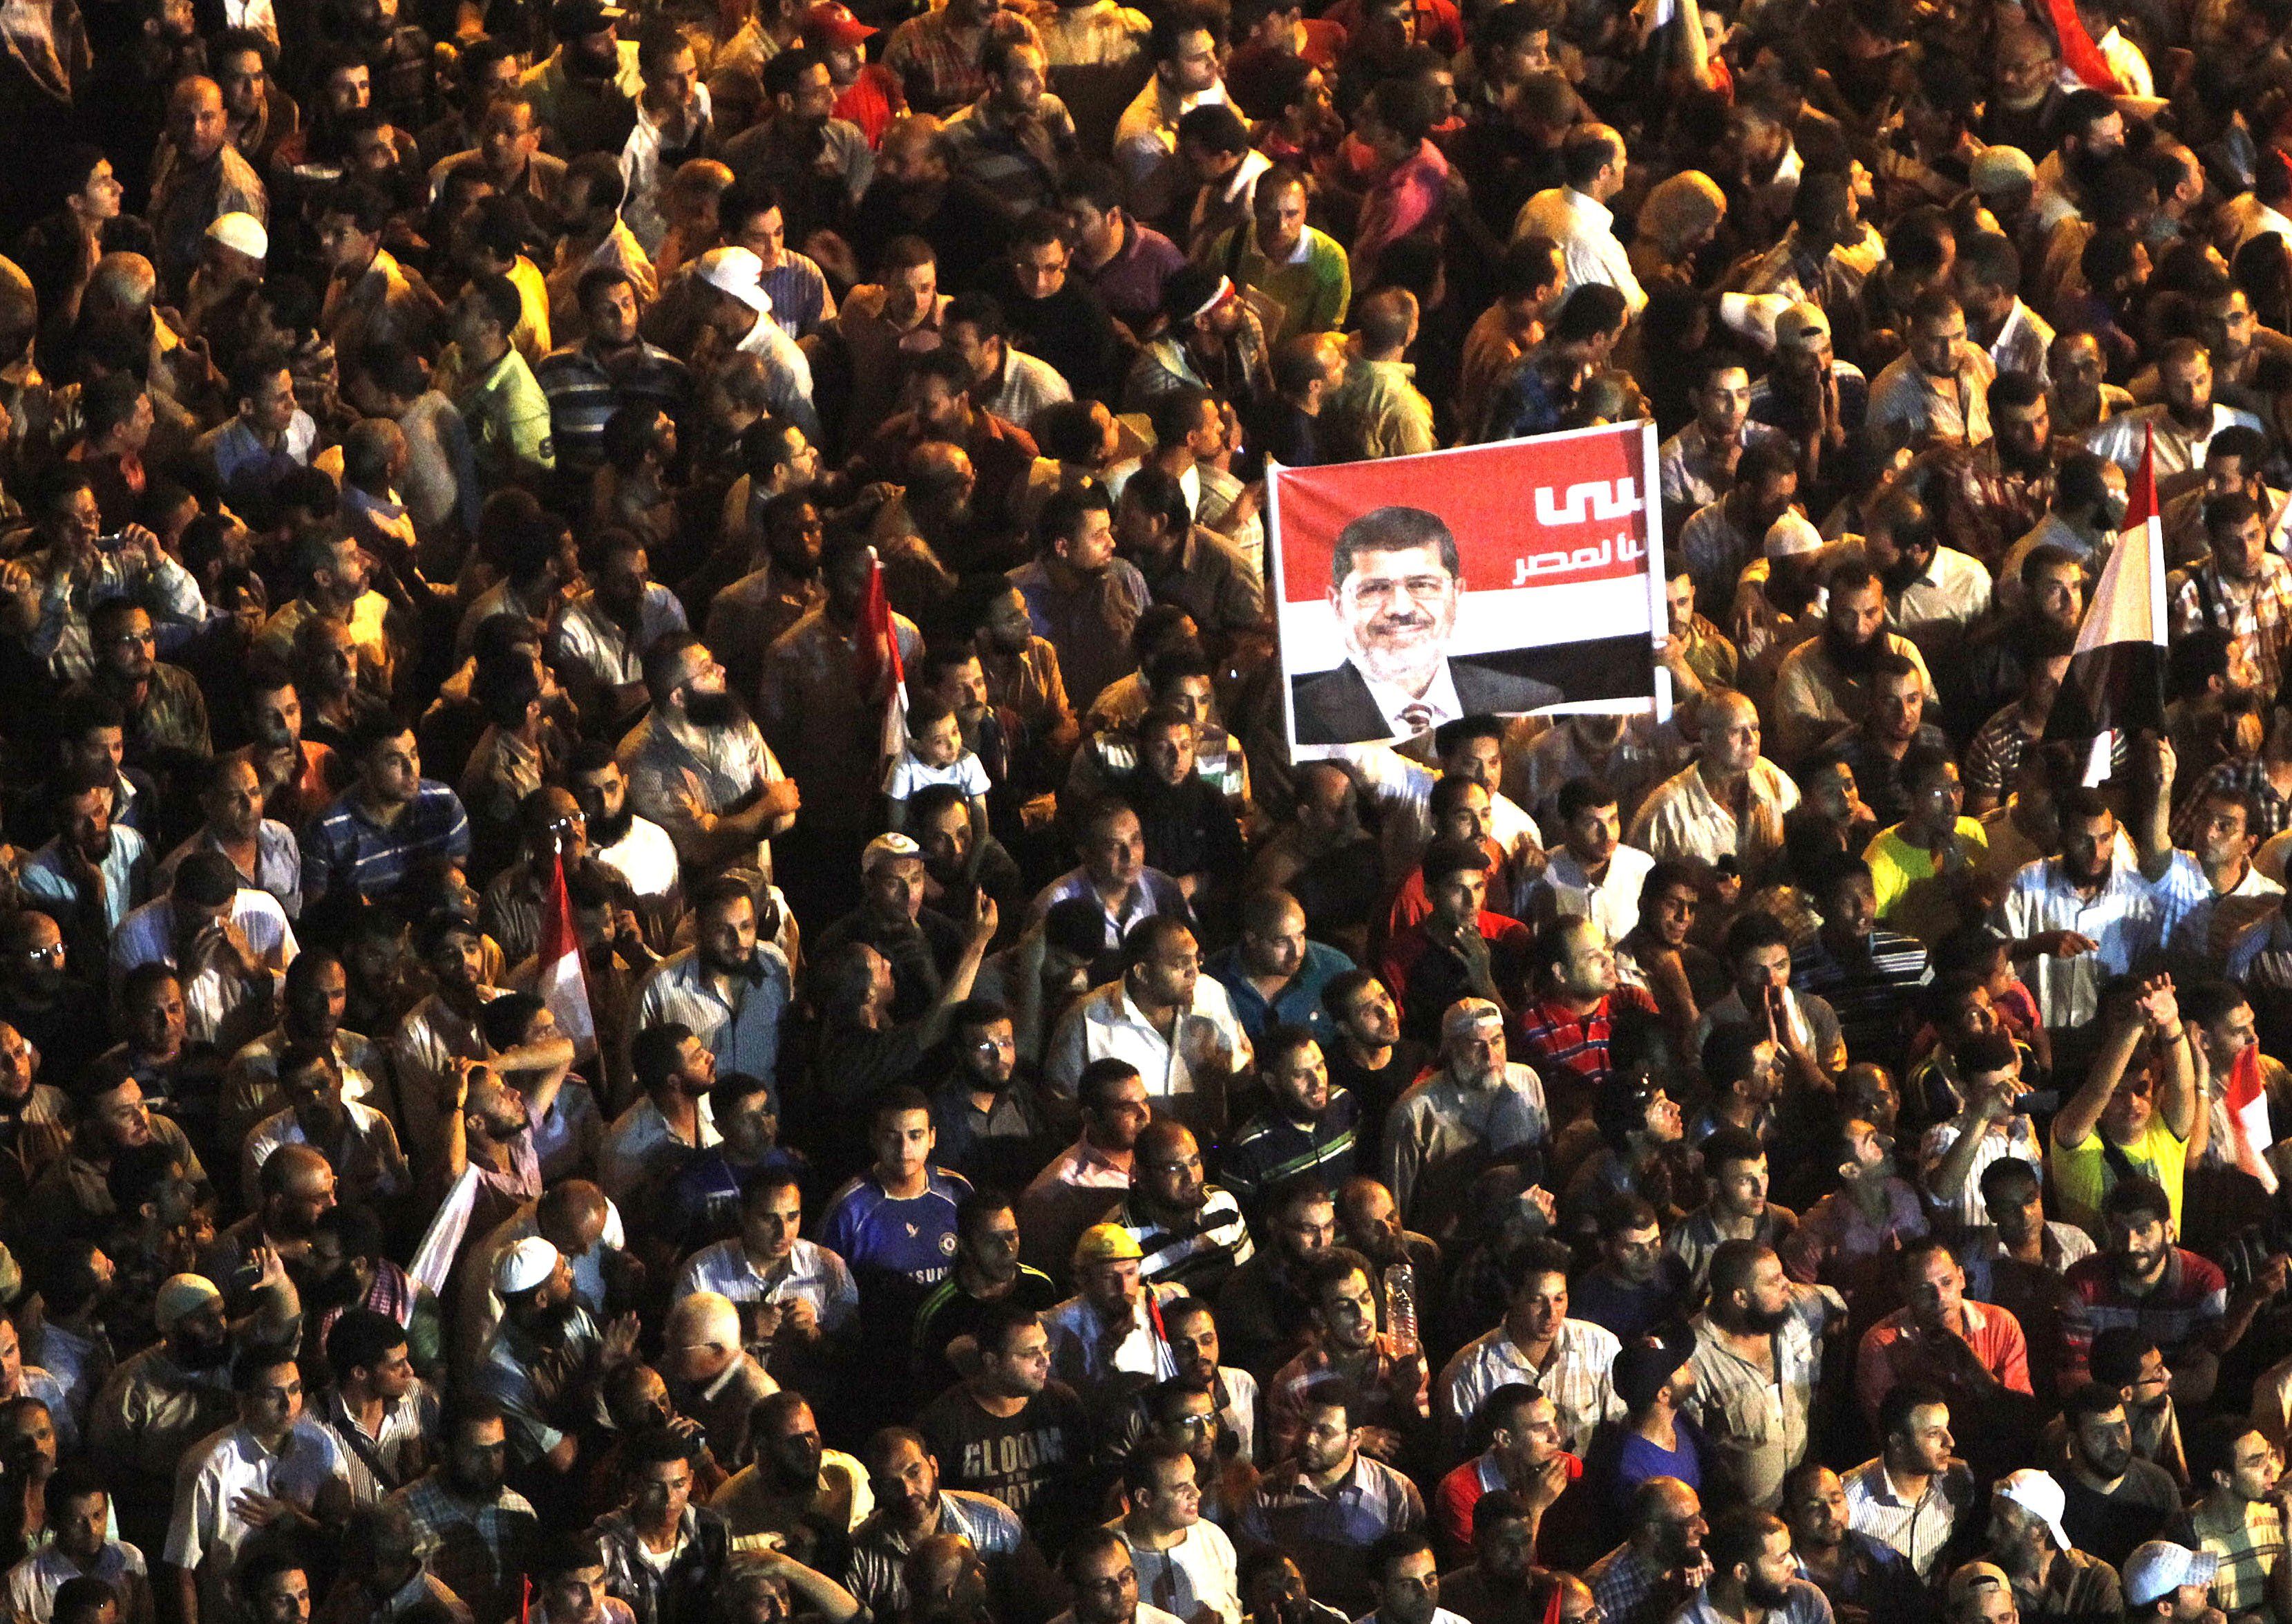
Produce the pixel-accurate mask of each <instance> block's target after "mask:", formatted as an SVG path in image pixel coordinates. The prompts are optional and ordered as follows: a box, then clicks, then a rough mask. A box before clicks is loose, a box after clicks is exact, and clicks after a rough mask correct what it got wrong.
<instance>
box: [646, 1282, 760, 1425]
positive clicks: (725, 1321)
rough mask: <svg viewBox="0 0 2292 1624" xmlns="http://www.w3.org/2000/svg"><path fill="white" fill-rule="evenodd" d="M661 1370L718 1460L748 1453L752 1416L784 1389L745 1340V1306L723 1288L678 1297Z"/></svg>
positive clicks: (683, 1411) (676, 1400)
mask: <svg viewBox="0 0 2292 1624" xmlns="http://www.w3.org/2000/svg"><path fill="white" fill-rule="evenodd" d="M660 1373H661V1374H662V1375H663V1376H665V1377H666V1378H668V1392H669V1397H670V1398H671V1399H672V1400H673V1401H674V1403H675V1405H676V1410H677V1413H678V1414H679V1415H687V1416H690V1417H691V1418H693V1419H694V1420H696V1421H698V1422H699V1423H700V1427H701V1432H702V1434H703V1435H704V1437H705V1438H706V1442H707V1444H708V1449H709V1451H710V1452H711V1453H712V1454H714V1456H715V1457H716V1458H717V1459H718V1460H745V1459H747V1457H748V1418H749V1416H750V1415H751V1414H752V1413H753V1412H754V1411H755V1408H756V1402H757V1401H758V1400H759V1399H764V1398H769V1397H771V1395H772V1394H775V1393H778V1392H779V1390H780V1385H779V1383H778V1382H776V1381H774V1380H773V1379H772V1378H771V1376H770V1375H769V1374H768V1373H767V1372H766V1371H765V1369H764V1368H763V1366H762V1365H760V1364H758V1363H757V1362H756V1361H755V1355H754V1354H752V1353H749V1352H748V1350H747V1347H746V1346H745V1345H743V1338H742V1336H741V1331H740V1310H739V1308H738V1305H735V1304H734V1303H733V1301H732V1299H731V1298H730V1297H726V1296H725V1295H724V1294H723V1293H722V1292H721V1291H695V1292H693V1293H691V1294H690V1296H687V1297H679V1298H678V1299H677V1300H676V1302H675V1303H674V1305H672V1306H671V1307H670V1309H669V1311H668V1322H667V1324H666V1328H665V1329H664V1330H663V1333H662V1337H661V1351H660Z"/></svg>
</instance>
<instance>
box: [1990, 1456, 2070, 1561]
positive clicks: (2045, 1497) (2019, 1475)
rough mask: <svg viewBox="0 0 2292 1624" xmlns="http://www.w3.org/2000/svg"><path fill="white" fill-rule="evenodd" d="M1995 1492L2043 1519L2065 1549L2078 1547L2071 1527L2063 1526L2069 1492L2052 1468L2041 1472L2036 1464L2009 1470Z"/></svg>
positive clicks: (2041, 1520)
mask: <svg viewBox="0 0 2292 1624" xmlns="http://www.w3.org/2000/svg"><path fill="white" fill-rule="evenodd" d="M1996 1492H1997V1494H1998V1495H1999V1496H2000V1497H2001V1498H2003V1499H2009V1500H2011V1501H2013V1502H2014V1504H2015V1505H2016V1506H2019V1507H2021V1508H2022V1510H2024V1511H2026V1512H2028V1513H2029V1514H2030V1515H2031V1516H2033V1517H2036V1518H2037V1519H2038V1521H2039V1522H2041V1523H2044V1524H2045V1525H2046V1529H2047V1531H2050V1532H2051V1533H2052V1534H2053V1536H2054V1543H2055V1544H2057V1545H2059V1546H2060V1547H2062V1549H2063V1550H2065V1551H2066V1550H2071V1549H2074V1548H2075V1547H2074V1545H2073V1543H2072V1542H2071V1540H2070V1536H2069V1531H2068V1530H2066V1529H2064V1528H2063V1527H2062V1509H2063V1508H2064V1507H2067V1506H2068V1505H2069V1496H2067V1495H2066V1494H2063V1493H2062V1486H2061V1484H2059V1483H2055V1482H2054V1475H2053V1474H2052V1473H2050V1472H2040V1471H2038V1469H2037V1467H2035V1466H2023V1467H2022V1469H2021V1470H2020V1471H2018V1472H2008V1473H2007V1474H2006V1475H2005V1476H2004V1477H2001V1478H1999V1479H1998V1480H1997V1491H1996Z"/></svg>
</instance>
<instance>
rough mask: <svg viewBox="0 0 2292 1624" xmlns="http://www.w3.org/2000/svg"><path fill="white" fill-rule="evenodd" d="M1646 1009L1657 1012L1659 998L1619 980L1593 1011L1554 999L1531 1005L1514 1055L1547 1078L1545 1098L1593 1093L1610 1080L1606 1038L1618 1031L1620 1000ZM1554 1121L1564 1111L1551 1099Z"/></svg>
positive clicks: (1522, 1019)
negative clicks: (1583, 1011)
mask: <svg viewBox="0 0 2292 1624" xmlns="http://www.w3.org/2000/svg"><path fill="white" fill-rule="evenodd" d="M1618 1000H1620V1001H1621V1002H1622V1003H1623V1004H1626V1005H1628V1006H1631V1007H1632V1008H1634V1009H1636V1010H1638V1011H1639V1012H1640V1013H1641V1014H1647V1015H1652V1014H1655V1013H1656V1006H1655V999H1654V998H1651V997H1650V996H1649V993H1648V990H1647V989H1646V988H1644V987H1636V986H1631V985H1628V984H1626V985H1619V986H1618V987H1617V989H1616V990H1614V991H1613V992H1611V993H1610V994H1609V995H1608V996H1607V997H1606V998H1602V999H1601V1000H1600V1002H1599V1005H1598V1006H1597V1007H1595V1008H1594V1009H1593V1010H1592V1011H1591V1013H1590V1014H1584V1015H1578V1014H1576V1012H1575V1011H1574V1010H1572V1009H1570V1008H1569V1007H1568V1006H1567V1005H1565V1004H1562V1003H1560V1002H1558V1001H1557V1000H1554V999H1546V1000H1545V1001H1543V1002H1540V1003H1536V1004H1531V1005H1529V1006H1528V1007H1527V1008H1526V1009H1524V1010H1522V1011H1521V1014H1520V1036H1519V1038H1518V1039H1517V1041H1516V1042H1515V1044H1514V1045H1513V1059H1515V1060H1520V1061H1525V1062H1527V1063H1528V1064H1529V1065H1531V1066H1534V1067H1535V1068H1536V1070H1537V1075H1538V1076H1540V1077H1542V1078H1543V1079H1544V1090H1545V1099H1546V1101H1547V1103H1550V1102H1554V1101H1556V1100H1557V1099H1558V1098H1559V1097H1560V1096H1562V1095H1576V1094H1583V1095H1591V1094H1596V1093H1597V1092H1599V1087H1600V1085H1601V1084H1602V1083H1604V1082H1606V1081H1607V1080H1608V1071H1609V1065H1608V1041H1609V1038H1610V1036H1612V1034H1613V1032H1614V1030H1615V1012H1616V1008H1617V1006H1618ZM1565 1119H1566V1117H1565V1115H1564V1114H1563V1112H1562V1110H1561V1108H1560V1107H1559V1105H1558V1104H1557V1103H1554V1104H1553V1120H1554V1121H1555V1122H1559V1121H1564V1120H1565Z"/></svg>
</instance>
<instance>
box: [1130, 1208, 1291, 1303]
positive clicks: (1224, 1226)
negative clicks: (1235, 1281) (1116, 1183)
mask: <svg viewBox="0 0 2292 1624" xmlns="http://www.w3.org/2000/svg"><path fill="white" fill-rule="evenodd" d="M1135 1203H1136V1198H1135V1197H1133V1198H1132V1199H1131V1200H1128V1201H1125V1202H1124V1203H1123V1204H1122V1210H1121V1211H1119V1212H1118V1213H1116V1214H1115V1215H1114V1222H1115V1223H1117V1224H1120V1225H1122V1227H1123V1228H1125V1229H1126V1230H1128V1231H1129V1232H1130V1238H1131V1239H1132V1240H1135V1241H1136V1242H1137V1243H1138V1247H1139V1249H1140V1250H1141V1251H1142V1252H1144V1253H1145V1254H1146V1256H1145V1259H1144V1261H1142V1263H1140V1264H1139V1265H1138V1273H1139V1277H1140V1278H1141V1279H1142V1280H1147V1281H1156V1282H1159V1283H1166V1284H1169V1285H1174V1286H1183V1287H1184V1288H1185V1289H1187V1290H1188V1291H1190V1292H1191V1293H1193V1294H1194V1295H1195V1296H1197V1297H1202V1296H1207V1295H1208V1294H1210V1293H1212V1292H1215V1290H1216V1289H1218V1287H1219V1286H1220V1285H1222V1284H1223V1282H1224V1281H1225V1277H1226V1276H1227V1275H1229V1274H1231V1273H1233V1272H1234V1270H1236V1269H1238V1268H1239V1267H1240V1266H1241V1265H1242V1264H1246V1263H1247V1262H1248V1261H1249V1260H1250V1259H1251V1258H1252V1257H1253V1256H1255V1255H1256V1252H1257V1244H1256V1242H1255V1241H1254V1240H1251V1239H1250V1238H1249V1225H1248V1224H1247V1222H1245V1221H1244V1219H1243V1218H1242V1216H1241V1203H1240V1202H1239V1201H1237V1200H1234V1199H1233V1195H1232V1193H1231V1192H1229V1191H1225V1190H1221V1189H1219V1188H1218V1187H1217V1186H1216V1185H1215V1184H1205V1185H1204V1186H1203V1187H1202V1204H1201V1207H1200V1208H1199V1209H1198V1211H1197V1212H1196V1213H1195V1214H1194V1216H1193V1217H1192V1218H1191V1219H1190V1221H1189V1222H1187V1223H1186V1224H1183V1225H1182V1226H1180V1225H1166V1224H1158V1223H1157V1222H1155V1221H1154V1220H1153V1219H1151V1218H1147V1217H1142V1216H1140V1215H1139V1214H1138V1212H1137V1210H1136V1206H1135Z"/></svg>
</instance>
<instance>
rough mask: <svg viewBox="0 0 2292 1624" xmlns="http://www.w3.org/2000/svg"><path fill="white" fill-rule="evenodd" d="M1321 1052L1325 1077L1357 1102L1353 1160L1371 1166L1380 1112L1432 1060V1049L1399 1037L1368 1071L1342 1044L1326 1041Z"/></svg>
mask: <svg viewBox="0 0 2292 1624" xmlns="http://www.w3.org/2000/svg"><path fill="white" fill-rule="evenodd" d="M1323 1055H1324V1058H1326V1059H1327V1060H1328V1062H1329V1080H1330V1081H1331V1082H1333V1083H1336V1084H1339V1085H1341V1086H1342V1087H1346V1088H1349V1089H1351V1090H1352V1095H1353V1098H1355V1099H1356V1100H1359V1101H1360V1137H1359V1139H1358V1141H1357V1142H1356V1143H1358V1145H1359V1153H1358V1155H1357V1156H1356V1158H1355V1159H1356V1160H1357V1161H1358V1162H1359V1163H1360V1165H1361V1166H1363V1167H1374V1166H1375V1165H1376V1155H1377V1148H1378V1146H1379V1145H1381V1144H1382V1143H1384V1113H1385V1112H1386V1111H1391V1110H1392V1103H1393V1102H1394V1101H1395V1100H1397V1099H1399V1098H1400V1096H1401V1095H1404V1094H1406V1093H1408V1085H1409V1084H1411V1083H1413V1082H1415V1081H1416V1077H1417V1074H1418V1073H1419V1072H1421V1071H1424V1068H1425V1067H1426V1066H1427V1065H1429V1064H1430V1063H1432V1059H1433V1051H1432V1050H1431V1049H1429V1048H1427V1047H1425V1046H1424V1045H1423V1044H1421V1043H1419V1042H1417V1041H1416V1039H1415V1038H1402V1039H1401V1040H1400V1042H1398V1043H1396V1044H1394V1045H1393V1046H1392V1058H1391V1059H1389V1060H1387V1061H1386V1062H1384V1066H1383V1067H1382V1068H1380V1069H1379V1070H1377V1071H1370V1070H1369V1069H1368V1067H1366V1066H1360V1065H1356V1064H1354V1063H1353V1062H1352V1060H1351V1059H1349V1058H1348V1057H1347V1056H1346V1054H1345V1046H1344V1044H1342V1043H1330V1044H1328V1045H1326V1046H1324V1048H1323Z"/></svg>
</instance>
